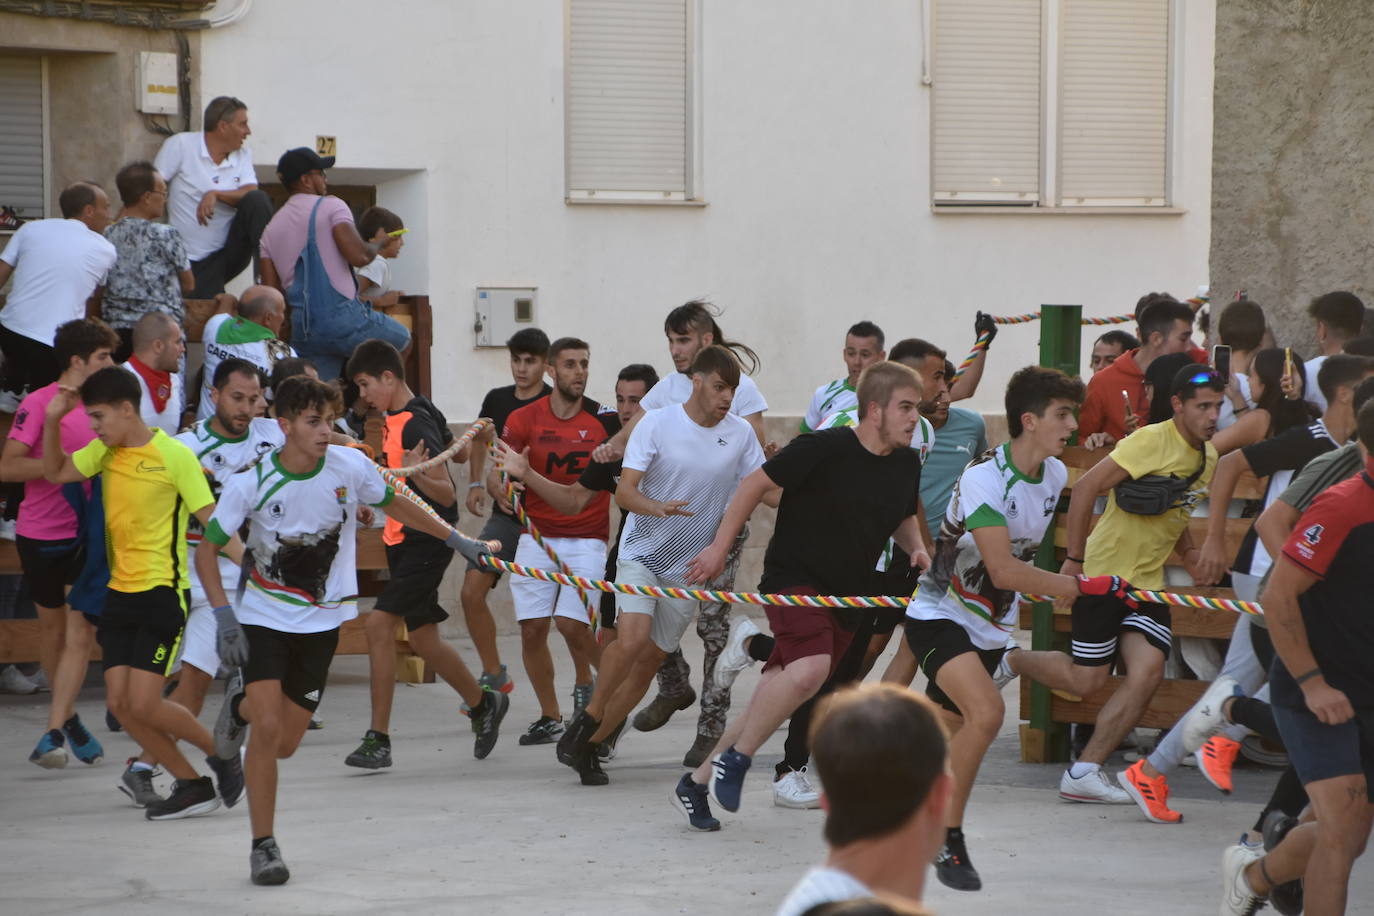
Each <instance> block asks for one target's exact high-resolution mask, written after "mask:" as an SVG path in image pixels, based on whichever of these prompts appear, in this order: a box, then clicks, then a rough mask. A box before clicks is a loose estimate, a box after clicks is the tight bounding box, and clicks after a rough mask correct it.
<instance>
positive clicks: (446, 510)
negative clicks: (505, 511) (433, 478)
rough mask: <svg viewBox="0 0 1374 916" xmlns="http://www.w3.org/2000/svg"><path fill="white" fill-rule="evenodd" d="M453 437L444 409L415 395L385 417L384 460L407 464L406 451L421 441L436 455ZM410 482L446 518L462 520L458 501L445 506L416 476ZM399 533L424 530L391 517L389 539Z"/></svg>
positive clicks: (408, 534)
mask: <svg viewBox="0 0 1374 916" xmlns="http://www.w3.org/2000/svg"><path fill="white" fill-rule="evenodd" d="M452 441H453V432H452V431H451V430H450V429H449V428H448V421H447V420H446V419H444V415H443V413H441V412H440V410H439V408H437V407H435V406H434V405H433V404H432V403H430V400H429V398H426V397H422V396H420V395H416V396H415V397H413V398H411V399H410V400H409V401H408V402H407V403H406V406H405V407H402V408H401V409H400V410H391V411H387V413H386V415H385V417H384V418H383V420H382V457H383V464H385V465H386V466H387V467H389V468H395V467H402V466H403V465H404V464H405V453H406V452H407V451H409V450H410V449H413V448H414V447H415V446H416V445H418V444H419V443H421V442H423V443H424V444H425V449H426V450H427V451H428V452H429V456H430V457H431V458H433V457H434V456H435V455H437V454H439V453H440V452H442V451H443V450H444V449H446V448H448V446H449V444H450V443H451V442H452ZM407 483H408V484H409V486H410V489H411V490H413V491H414V492H415V494H416V495H417V496H419V497H420V498H421V499H422V500H424V501H425V502H426V503H428V504H429V506H430V508H432V509H433V510H434V511H435V512H436V513H438V515H439V517H440V518H442V519H443V520H444V521H446V522H448V523H449V524H450V525H451V524H453V523H455V522H456V521H458V504H457V503H456V502H455V503H453V504H451V505H447V506H445V505H443V504H442V503H438V502H435V501H434V500H433V499H431V498H430V497H429V495H428V494H426V493H425V492H424V490H422V489H420V486H419V484H417V483H415V482H414V480H410V481H407ZM398 533H399V534H400V535H402V537H404V538H408V537H411V536H417V537H418V536H420V532H418V531H416V530H415V529H413V528H408V527H407V528H402V527H401V524H400V523H399V522H397V521H395V520H394V519H388V520H387V526H386V535H387V543H396V535H397V534H398Z"/></svg>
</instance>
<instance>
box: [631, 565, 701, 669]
mask: <svg viewBox="0 0 1374 916" xmlns="http://www.w3.org/2000/svg"><path fill="white" fill-rule="evenodd" d="M615 581H617V582H619V583H621V584H622V585H651V586H656V587H659V588H662V587H664V586H669V587H674V588H676V587H681V586H682V583H681V582H668V581H666V580H664V579H660V578H659V577H658V574H657V573H655V572H654V571H653V570H652V569H650V568H649V567H647V566H645V565H644V564H643V563H640V562H639V561H638V560H620V561H619V562H618V563H616V567H615ZM698 604H700V602H698V601H697V600H695V599H693V598H649V597H646V596H643V595H622V594H618V593H617V594H616V596H615V607H616V613H617V614H649V615H651V616H652V617H653V618H654V621H653V623H652V624H650V626H649V638H650V639H652V640H653V641H654V645H656V646H658V647H659V648H660V649H662V650H663V651H664V652H667V653H669V654H672V653H673V652H676V651H677V650H678V647H679V646H680V645H681V644H682V634H683V633H686V632H687V628H688V627H689V626H691V624H692V615H693V614H695V613H696V611H697V605H698Z"/></svg>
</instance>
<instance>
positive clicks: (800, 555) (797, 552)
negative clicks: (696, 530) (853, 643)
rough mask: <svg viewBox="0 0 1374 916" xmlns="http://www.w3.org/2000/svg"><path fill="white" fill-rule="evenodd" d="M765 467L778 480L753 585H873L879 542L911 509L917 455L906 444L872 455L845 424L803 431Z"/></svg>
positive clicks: (865, 589)
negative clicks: (773, 518)
mask: <svg viewBox="0 0 1374 916" xmlns="http://www.w3.org/2000/svg"><path fill="white" fill-rule="evenodd" d="M763 472H764V473H765V474H767V475H768V477H769V479H771V480H772V481H773V482H774V483H776V484H778V485H779V486H781V487H782V488H783V490H782V501H781V502H780V503H779V505H778V520H777V525H776V528H775V529H774V532H773V537H772V539H771V540H769V542H768V551H767V553H765V554H764V558H763V578H762V580H761V581H760V583H759V587H760V588H761V589H762V590H763V591H765V592H777V591H780V590H781V589H784V588H789V587H795V586H810V587H812V588H815V589H817V590H818V591H819V592H820V593H821V594H823V595H867V594H870V593H871V591H870V590H871V587H872V584H873V577H874V575H875V573H874V569H873V567H874V566H875V565H876V564H877V562H878V557H879V556H880V555H881V554H882V552H883V545H885V544H886V543H887V539H888V537H889V536H891V534H892V533H893V532H894V531H896V530H897V526H898V525H900V524H901V522H902V520H903V519H905V518H907V517H908V516H912V515H915V514H916V500H917V497H918V494H919V492H920V488H921V461H920V458H919V457H918V456H917V454H916V452H915V451H914V450H912V449H910V448H898V449H894V450H893V451H892V452H890V453H888V454H887V455H875V454H873V453H872V452H870V451H869V450H868V449H866V448H864V446H863V444H862V443H860V442H859V437H858V436H857V435H855V433H854V430H853V429H852V428H850V427H839V428H836V429H825V430H821V431H820V432H816V433H807V434H806V435H803V436H799V437H797V438H796V439H793V440H792V442H791V443H790V444H789V445H788V446H787V447H786V448H784V449H783V450H782V451H781V452H779V453H778V454H777V455H776V456H775V457H774V458H772V459H771V460H769V461H767V462H764V465H763Z"/></svg>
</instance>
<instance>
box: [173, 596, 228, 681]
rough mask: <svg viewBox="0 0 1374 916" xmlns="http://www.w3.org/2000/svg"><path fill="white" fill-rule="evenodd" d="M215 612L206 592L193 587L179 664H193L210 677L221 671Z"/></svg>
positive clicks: (182, 635) (182, 636)
mask: <svg viewBox="0 0 1374 916" xmlns="http://www.w3.org/2000/svg"><path fill="white" fill-rule="evenodd" d="M217 633H218V627H216V626H215V612H214V611H212V610H211V609H210V602H209V601H208V600H206V598H205V592H203V591H201V590H200V589H198V588H193V589H191V611H190V613H189V614H188V615H187V616H186V629H185V630H184V631H183V632H182V634H181V655H180V656H179V657H178V658H177V666H178V667H179V666H181V665H182V664H187V665H191V666H193V667H196V668H199V669H200V670H201V671H204V672H205V673H206V674H208V675H210V677H214V676H215V675H216V674H217V673H218V672H219V652H218V651H217V650H216V648H215V636H216V635H217Z"/></svg>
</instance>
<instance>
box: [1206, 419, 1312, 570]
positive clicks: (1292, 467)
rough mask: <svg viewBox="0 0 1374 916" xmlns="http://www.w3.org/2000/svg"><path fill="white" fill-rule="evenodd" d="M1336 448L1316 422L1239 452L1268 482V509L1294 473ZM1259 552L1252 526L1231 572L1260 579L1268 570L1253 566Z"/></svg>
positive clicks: (1266, 500) (1265, 497) (1294, 427)
mask: <svg viewBox="0 0 1374 916" xmlns="http://www.w3.org/2000/svg"><path fill="white" fill-rule="evenodd" d="M1336 447H1337V443H1336V440H1334V439H1332V438H1331V434H1330V433H1329V432H1327V430H1326V424H1325V423H1323V422H1322V421H1321V420H1318V421H1316V422H1315V423H1312V424H1311V425H1309V426H1293V427H1290V428H1288V429H1285V430H1284V431H1283V432H1281V433H1279V434H1278V435H1277V436H1271V437H1269V438H1268V439H1264V440H1262V441H1260V442H1256V443H1254V444H1253V445H1247V446H1245V447H1244V448H1242V449H1241V450H1240V451H1241V454H1243V455H1244V456H1245V460H1246V461H1248V462H1250V470H1251V471H1253V472H1254V474H1255V476H1256V477H1267V478H1269V483H1268V484H1267V485H1266V486H1265V489H1264V505H1265V506H1266V507H1267V506H1268V505H1269V504H1270V503H1271V502H1273V501H1274V500H1275V499H1277V498H1278V495H1279V494H1280V493H1282V492H1283V491H1284V489H1285V488H1287V486H1288V484H1289V483H1290V482H1291V481H1292V479H1293V472H1294V471H1300V470H1302V469H1303V468H1304V467H1306V465H1307V462H1309V461H1311V460H1312V459H1313V458H1316V457H1317V456H1318V455H1320V454H1323V453H1324V452H1329V451H1331V450H1332V449H1335V448H1336ZM1261 549H1262V548H1261V546H1260V540H1259V535H1258V534H1257V533H1256V532H1255V529H1254V527H1253V526H1252V527H1251V528H1250V530H1249V531H1247V532H1245V537H1244V539H1242V540H1241V542H1240V550H1239V551H1237V552H1236V562H1235V563H1233V564H1232V566H1231V568H1232V569H1234V570H1235V571H1236V572H1239V573H1246V574H1251V575H1262V574H1263V572H1264V570H1265V569H1267V568H1268V567H1267V566H1266V565H1264V564H1263V563H1261V565H1260V566H1259V567H1256V566H1255V565H1254V563H1255V551H1257V550H1261ZM1261 559H1262V558H1261Z"/></svg>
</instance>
